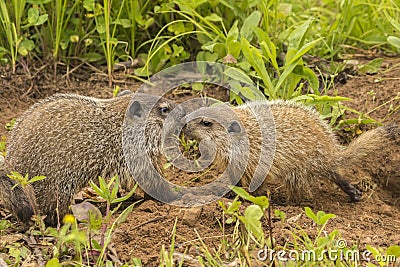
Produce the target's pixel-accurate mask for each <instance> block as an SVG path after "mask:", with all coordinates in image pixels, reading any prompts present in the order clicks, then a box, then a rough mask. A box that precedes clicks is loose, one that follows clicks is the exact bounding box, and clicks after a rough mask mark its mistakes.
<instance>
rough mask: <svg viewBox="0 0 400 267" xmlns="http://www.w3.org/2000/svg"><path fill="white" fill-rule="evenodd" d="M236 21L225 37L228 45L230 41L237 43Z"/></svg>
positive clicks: (237, 30)
mask: <svg viewBox="0 0 400 267" xmlns="http://www.w3.org/2000/svg"><path fill="white" fill-rule="evenodd" d="M237 25H238V21H237V20H236V21H235V22H234V23H233V25H232V27H231V28H230V30H229V32H228V34H227V36H226V43H227V44H229V43H230V42H232V41H234V40H235V41H237V40H238V38H239V29H238V26H237Z"/></svg>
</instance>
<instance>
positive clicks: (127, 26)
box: [115, 19, 132, 28]
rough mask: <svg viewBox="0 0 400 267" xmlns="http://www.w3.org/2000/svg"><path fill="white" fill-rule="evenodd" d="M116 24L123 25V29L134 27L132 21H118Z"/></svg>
mask: <svg viewBox="0 0 400 267" xmlns="http://www.w3.org/2000/svg"><path fill="white" fill-rule="evenodd" d="M115 23H116V24H118V25H121V26H122V27H123V28H129V27H132V23H131V20H130V19H116V20H115Z"/></svg>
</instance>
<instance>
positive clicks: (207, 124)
mask: <svg viewBox="0 0 400 267" xmlns="http://www.w3.org/2000/svg"><path fill="white" fill-rule="evenodd" d="M201 123H202V124H203V125H204V126H206V127H210V126H211V125H212V122H211V121H204V120H203V121H201Z"/></svg>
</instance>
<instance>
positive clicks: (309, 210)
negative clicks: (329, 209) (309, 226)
mask: <svg viewBox="0 0 400 267" xmlns="http://www.w3.org/2000/svg"><path fill="white" fill-rule="evenodd" d="M304 212H305V213H306V215H307V217H308V218H310V219H311V220H313V221H314V222H315V223H317V224H318V218H317V215H315V213H314V212H313V211H312V210H311V209H310V208H309V207H305V208H304Z"/></svg>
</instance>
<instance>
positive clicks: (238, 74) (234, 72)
mask: <svg viewBox="0 0 400 267" xmlns="http://www.w3.org/2000/svg"><path fill="white" fill-rule="evenodd" d="M224 74H225V75H227V76H228V77H230V78H232V79H234V80H236V81H239V82H244V83H246V84H248V85H253V80H252V79H251V78H250V77H249V76H247V74H246V73H244V72H243V71H242V70H240V69H238V68H234V67H229V68H227V69H226V70H225V71H224Z"/></svg>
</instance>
